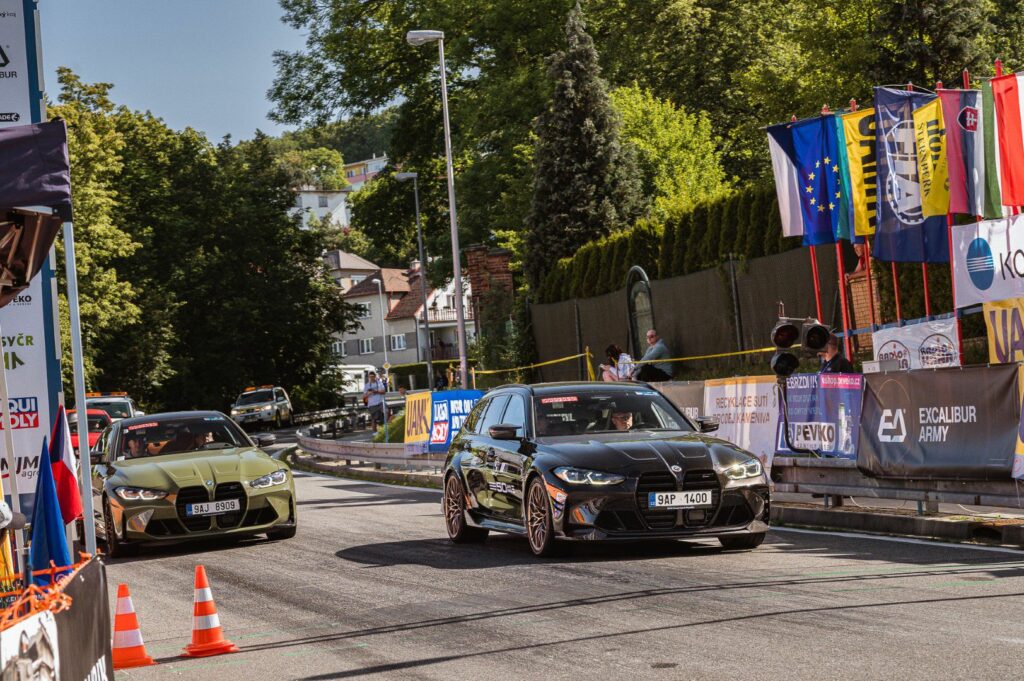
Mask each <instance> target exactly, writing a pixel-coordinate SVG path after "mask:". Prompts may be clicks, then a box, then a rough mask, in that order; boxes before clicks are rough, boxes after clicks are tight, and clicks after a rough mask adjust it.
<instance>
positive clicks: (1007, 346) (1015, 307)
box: [984, 298, 1024, 364]
mask: <svg viewBox="0 0 1024 681" xmlns="http://www.w3.org/2000/svg"><path fill="white" fill-rule="evenodd" d="M984 317H985V328H986V330H987V331H988V360H989V361H990V362H992V363H993V364H1007V363H1009V362H1021V361H1024V298H1011V299H1010V300H1000V301H997V302H994V303H985V305H984Z"/></svg>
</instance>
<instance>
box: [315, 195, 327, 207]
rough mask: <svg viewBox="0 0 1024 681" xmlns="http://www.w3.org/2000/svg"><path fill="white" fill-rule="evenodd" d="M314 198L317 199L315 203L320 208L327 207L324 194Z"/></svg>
mask: <svg viewBox="0 0 1024 681" xmlns="http://www.w3.org/2000/svg"><path fill="white" fill-rule="evenodd" d="M316 200H317V205H318V206H320V207H321V208H327V197H326V196H318V197H316Z"/></svg>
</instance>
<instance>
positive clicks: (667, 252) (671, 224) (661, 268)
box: [657, 215, 681, 279]
mask: <svg viewBox="0 0 1024 681" xmlns="http://www.w3.org/2000/svg"><path fill="white" fill-rule="evenodd" d="M680 217H681V216H678V215H677V216H675V217H672V218H670V219H669V220H668V222H666V223H665V230H664V231H663V232H662V235H661V246H660V248H661V251H660V253H658V275H657V276H658V278H659V279H668V278H669V277H671V276H672V253H673V252H674V251H675V248H676V234H677V229H678V226H679V221H680Z"/></svg>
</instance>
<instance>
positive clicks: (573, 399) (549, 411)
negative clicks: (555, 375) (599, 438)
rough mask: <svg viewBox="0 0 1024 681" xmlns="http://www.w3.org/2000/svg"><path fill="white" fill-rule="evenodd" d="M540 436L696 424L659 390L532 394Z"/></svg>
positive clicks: (681, 427)
mask: <svg viewBox="0 0 1024 681" xmlns="http://www.w3.org/2000/svg"><path fill="white" fill-rule="evenodd" d="M533 404H534V413H535V414H536V417H537V418H536V421H537V436H538V437H557V436H571V435H587V434H591V433H617V432H622V431H628V430H633V431H637V430H648V431H649V430H682V431H692V430H693V426H692V425H691V424H690V422H689V421H687V420H686V419H685V418H684V417H683V416H681V415H680V414H679V411H678V410H677V409H676V408H675V407H673V406H672V405H671V404H670V403H669V402H668V400H666V399H665V397H664V396H663V395H662V394H661V393H659V392H658V391H656V390H650V389H645V388H638V389H636V390H609V391H607V392H600V391H593V392H591V391H587V392H575V393H573V392H568V391H567V392H566V393H564V394H558V393H545V394H543V395H537V396H536V397H534V398H533Z"/></svg>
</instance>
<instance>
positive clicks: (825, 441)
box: [789, 421, 836, 451]
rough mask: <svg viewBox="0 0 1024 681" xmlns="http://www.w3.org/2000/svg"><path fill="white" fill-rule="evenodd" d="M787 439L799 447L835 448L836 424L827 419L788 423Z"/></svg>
mask: <svg viewBox="0 0 1024 681" xmlns="http://www.w3.org/2000/svg"><path fill="white" fill-rule="evenodd" d="M789 440H790V442H792V443H793V446H794V447H799V448H800V449H824V450H827V451H833V450H835V448H836V424H834V423H830V422H828V421H824V422H821V421H819V422H806V423H799V422H798V423H790V424H789Z"/></svg>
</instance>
